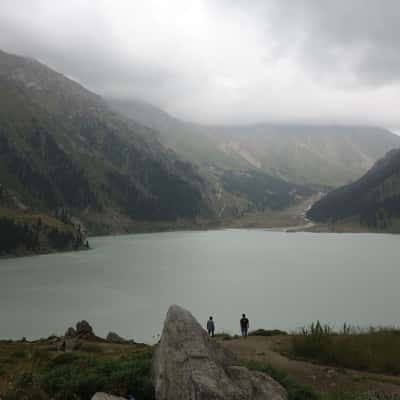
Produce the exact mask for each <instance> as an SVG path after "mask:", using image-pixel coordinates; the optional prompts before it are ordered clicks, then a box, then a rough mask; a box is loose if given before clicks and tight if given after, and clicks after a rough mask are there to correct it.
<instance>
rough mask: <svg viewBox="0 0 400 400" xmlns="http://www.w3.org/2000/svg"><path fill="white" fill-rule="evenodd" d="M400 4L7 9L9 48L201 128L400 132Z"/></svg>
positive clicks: (389, 0)
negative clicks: (267, 124) (330, 125)
mask: <svg viewBox="0 0 400 400" xmlns="http://www.w3.org/2000/svg"><path fill="white" fill-rule="evenodd" d="M398 15H400V2H398V1H397V0H385V1H380V0H352V1H351V2H349V1H344V0H336V1H330V0H297V1H296V2H294V1H290V0H269V1H268V0H252V1H251V2H245V1H242V0H219V1H214V0H203V1H202V0H171V1H168V2H165V1H161V0H160V1H156V0H147V1H132V0H113V1H111V0H98V1H96V2H93V1H90V0H80V1H78V0H69V1H68V2H55V1H54V0H18V1H15V0H2V1H1V3H0V27H1V28H0V29H1V34H0V48H3V49H4V50H6V51H9V52H15V53H19V54H23V55H27V56H30V57H34V58H36V59H39V60H40V61H42V62H44V63H46V64H48V65H49V66H51V67H53V68H55V69H57V70H58V71H60V72H62V73H64V74H66V75H68V76H70V77H72V78H74V79H76V80H78V81H79V82H81V83H83V84H84V85H85V86H87V87H88V88H90V89H92V90H94V91H96V92H99V93H100V94H104V95H109V96H114V97H115V96H117V97H126V98H128V97H135V98H142V99H144V100H146V101H148V102H152V103H154V104H155V105H158V106H159V107H161V108H164V109H166V110H167V111H169V112H171V113H173V114H175V115H177V116H180V117H182V118H185V119H190V120H196V121H202V122H228V123H234V122H255V121H262V120H264V121H299V120H300V121H307V122H339V123H346V122H348V123H371V124H372V123H373V124H384V125H391V126H398V125H399V122H400V121H399V120H400V118H399V117H398V110H397V105H398V104H400V91H399V89H400V44H399V41H398V40H397V38H399V37H400V27H399V26H400V25H399V24H398V23H397V21H396V19H397V17H398Z"/></svg>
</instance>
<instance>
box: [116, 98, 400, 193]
mask: <svg viewBox="0 0 400 400" xmlns="http://www.w3.org/2000/svg"><path fill="white" fill-rule="evenodd" d="M108 104H109V105H110V106H111V107H112V108H113V109H114V110H116V111H119V112H120V113H121V114H123V115H125V116H126V117H128V118H131V119H133V120H135V121H138V122H140V123H142V124H143V125H146V126H148V127H151V128H153V129H154V130H156V131H158V132H159V133H160V140H161V141H162V142H163V143H164V144H165V145H166V146H167V147H169V148H171V149H173V150H174V151H176V153H177V154H178V155H179V156H181V157H182V158H184V159H188V160H190V161H191V162H195V163H197V164H198V165H200V166H203V167H207V166H210V165H211V166H216V167H220V168H223V169H230V170H241V169H254V170H257V171H262V172H265V173H268V174H270V175H273V176H276V177H279V178H282V179H284V180H286V181H289V182H294V183H298V184H317V185H324V186H330V187H337V186H340V185H344V184H347V183H349V182H352V181H354V180H356V179H358V178H359V177H360V176H361V175H362V174H363V173H365V172H366V171H367V170H368V169H369V168H370V167H371V166H372V165H373V164H374V162H375V161H376V160H377V159H379V158H380V157H383V156H384V155H385V153H386V152H387V151H389V150H391V149H393V148H396V147H399V146H400V137H399V136H397V135H395V134H393V133H392V132H390V131H388V130H386V129H382V128H378V127H370V126H345V125H336V126H335V125H301V124H275V125H274V124H255V125H243V126H233V125H232V126H229V125H226V126H224V125H221V126H207V125H198V124H192V123H188V122H184V121H181V120H179V119H177V118H174V117H172V116H170V115H169V114H167V113H165V112H163V111H162V110H160V109H157V108H156V107H154V106H152V105H149V104H146V103H143V102H140V101H133V100H130V101H123V100H115V99H109V100H108Z"/></svg>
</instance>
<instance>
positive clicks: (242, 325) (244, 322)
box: [240, 314, 249, 338]
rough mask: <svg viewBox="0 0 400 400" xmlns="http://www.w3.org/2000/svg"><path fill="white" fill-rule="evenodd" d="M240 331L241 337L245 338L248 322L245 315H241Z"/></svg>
mask: <svg viewBox="0 0 400 400" xmlns="http://www.w3.org/2000/svg"><path fill="white" fill-rule="evenodd" d="M240 331H241V332H242V336H243V337H244V338H246V337H247V333H248V331H249V320H248V319H247V317H246V314H242V318H241V319H240Z"/></svg>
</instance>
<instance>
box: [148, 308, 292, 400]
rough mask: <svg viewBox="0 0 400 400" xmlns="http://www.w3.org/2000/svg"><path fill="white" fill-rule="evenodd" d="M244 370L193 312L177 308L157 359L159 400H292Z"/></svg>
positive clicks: (172, 311)
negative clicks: (209, 334) (205, 328)
mask: <svg viewBox="0 0 400 400" xmlns="http://www.w3.org/2000/svg"><path fill="white" fill-rule="evenodd" d="M238 364H239V363H238V362H237V360H236V358H235V357H234V356H233V354H232V353H230V352H228V351H227V350H226V349H224V348H223V347H222V346H220V345H219V344H218V343H216V342H215V340H214V339H212V338H210V337H209V336H208V335H207V333H206V332H205V330H204V329H203V328H202V327H201V326H200V324H199V323H198V322H197V321H196V319H195V318H194V317H193V316H192V314H191V313H190V312H189V311H187V310H185V309H183V308H181V307H179V306H176V305H174V306H171V307H170V308H169V310H168V313H167V316H166V319H165V322H164V328H163V332H162V335H161V340H160V343H159V345H158V347H157V349H156V352H155V355H154V359H153V376H154V386H155V396H156V399H157V400H210V399H212V400H286V399H287V393H286V391H285V389H284V388H283V387H282V386H281V385H280V384H279V383H277V382H276V381H275V380H274V379H272V378H271V377H270V376H268V375H266V374H264V373H261V372H255V371H250V370H248V369H247V368H244V367H242V366H239V365H238Z"/></svg>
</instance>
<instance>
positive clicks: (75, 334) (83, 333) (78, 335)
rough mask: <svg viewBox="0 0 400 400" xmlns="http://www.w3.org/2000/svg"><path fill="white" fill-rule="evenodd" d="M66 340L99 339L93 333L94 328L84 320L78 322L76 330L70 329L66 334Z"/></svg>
mask: <svg viewBox="0 0 400 400" xmlns="http://www.w3.org/2000/svg"><path fill="white" fill-rule="evenodd" d="M64 338H65V339H89V340H93V339H98V338H97V337H96V335H95V334H94V332H93V328H92V326H91V325H90V324H89V322H87V321H85V320H82V321H79V322H77V324H76V329H74V328H72V327H70V328H68V329H67V331H66V332H65V334H64Z"/></svg>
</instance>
